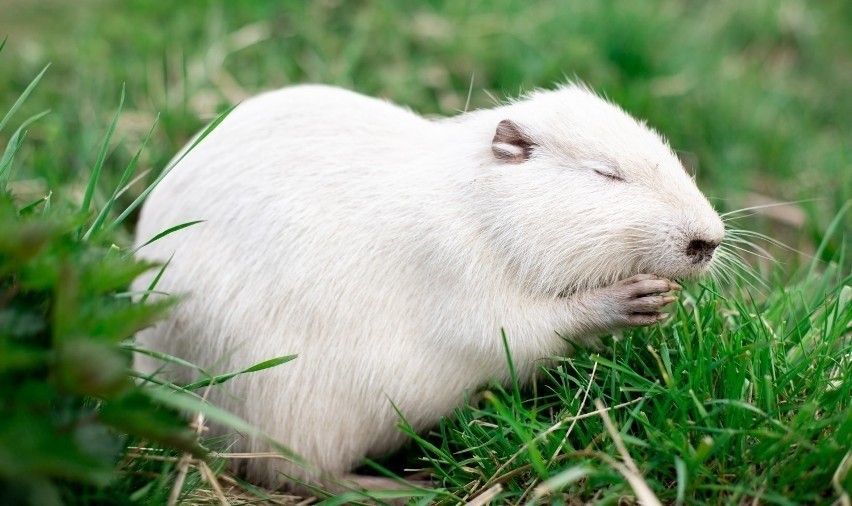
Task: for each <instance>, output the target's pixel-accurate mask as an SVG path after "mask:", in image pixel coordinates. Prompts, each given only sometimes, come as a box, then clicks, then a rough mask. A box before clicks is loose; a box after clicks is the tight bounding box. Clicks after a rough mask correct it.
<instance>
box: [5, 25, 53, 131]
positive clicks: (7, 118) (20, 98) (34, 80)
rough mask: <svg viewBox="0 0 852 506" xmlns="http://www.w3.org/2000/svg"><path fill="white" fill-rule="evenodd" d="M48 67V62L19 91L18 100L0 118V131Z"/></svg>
mask: <svg viewBox="0 0 852 506" xmlns="http://www.w3.org/2000/svg"><path fill="white" fill-rule="evenodd" d="M3 43H4V45H5V43H6V40H5V39H4V40H3ZM48 68H50V64H49V63H48V64H47V65H45V66H44V68H43V69H41V72H39V73H38V75H37V76H35V79H33V80H32V81H30V84H29V85H28V86H27V88H26V89H25V90H24V92H23V93H21V96H19V97H18V100H15V103H14V104H12V107H11V109H9V112H7V113H6V115H5V116H3V119H2V120H0V132H2V131H3V127H5V126H6V123H8V122H9V119H11V118H12V116H13V115H14V114H15V113H16V112H17V111H18V109H20V108H21V105H22V104H23V103H24V101H25V100H26V99H27V97H29V96H30V93H32V91H33V90H34V89H35V87H36V86H37V85H38V83H39V81H41V78H42V77H44V73H45V72H47V69H48Z"/></svg>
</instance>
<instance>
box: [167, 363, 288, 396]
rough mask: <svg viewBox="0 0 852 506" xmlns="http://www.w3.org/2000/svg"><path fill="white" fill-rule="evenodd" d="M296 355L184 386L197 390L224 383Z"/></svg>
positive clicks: (277, 364)
mask: <svg viewBox="0 0 852 506" xmlns="http://www.w3.org/2000/svg"><path fill="white" fill-rule="evenodd" d="M296 357H298V355H286V356H283V357H278V358H273V359H270V360H265V361H263V362H261V363H259V364H255V365H253V366H251V367H248V368H246V369H242V370H240V371H234V372H229V373H227V374H220V375H218V376H213V377H212V378H209V379H203V380H198V381H196V382H194V383H190V384H189V385H186V386H185V387H183V388H184V390H196V389H198V388H201V387H205V386H213V385H221V384H222V383H224V382H226V381H228V380H230V379H231V378H234V377H235V376H239V375H240V374H247V373H250V372H257V371H262V370H264V369H269V368H272V367H277V366H279V365H281V364H285V363H287V362H289V361H291V360H293V359H295V358H296Z"/></svg>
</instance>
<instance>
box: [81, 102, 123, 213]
mask: <svg viewBox="0 0 852 506" xmlns="http://www.w3.org/2000/svg"><path fill="white" fill-rule="evenodd" d="M123 106H124V86H123V85H122V87H121V98H120V99H119V101H118V110H117V111H115V116H113V118H112V123H110V125H109V128H108V129H107V133H106V137H105V138H104V142H103V144H102V145H101V150H100V151H99V152H98V158H97V160H96V161H95V166H94V167H92V175H91V176H90V177H89V184H87V185H86V194H85V195H83V203H82V204H81V205H80V211H82V212H83V214H86V213H88V212H89V204H90V203H91V201H92V195H94V193H95V186H97V184H98V178H100V175H101V169H102V168H103V166H104V160H105V159H106V153H107V150H108V149H109V142H110V140H112V135H113V133H115V126H116V125H117V124H118V117H119V116H120V115H121V108H122V107H123Z"/></svg>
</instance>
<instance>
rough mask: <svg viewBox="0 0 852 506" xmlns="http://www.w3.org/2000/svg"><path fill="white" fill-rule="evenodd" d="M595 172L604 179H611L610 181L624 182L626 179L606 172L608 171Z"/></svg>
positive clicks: (597, 170)
mask: <svg viewBox="0 0 852 506" xmlns="http://www.w3.org/2000/svg"><path fill="white" fill-rule="evenodd" d="M594 171H595V172H596V173H597V174H598V175H600V176H603V177H605V178H607V179H609V180H610V181H624V178H623V177H621V176H619V175H617V174H613V173H611V172H606V171H603V170H600V169H594Z"/></svg>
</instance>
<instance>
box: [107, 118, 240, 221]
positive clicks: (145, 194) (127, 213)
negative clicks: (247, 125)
mask: <svg viewBox="0 0 852 506" xmlns="http://www.w3.org/2000/svg"><path fill="white" fill-rule="evenodd" d="M236 107H237V106H236V105H233V106H231V107H230V108H228V109H227V110H226V111H225V112H223V113H222V114H220V115H219V116H218V117H217V118H216V119H215V120H213V122H212V123H210V124H209V125H207V128H205V129H204V131H203V132H201V135H199V136H198V138H196V139H195V141H193V143H192V144H191V145H190V146H189V148H188V149H186V151H184V152H183V153H181V155H180V157H178V159H177V160H175V161H173V162H172V163H170V164H169V165H168V166H167V167H166V168H165V169H163V172H162V173H160V175H159V176H157V179H155V180H154V182H152V183H151V184H150V185H148V187H147V188H145V190H144V191H143V192H142V193H141V194H139V196H138V197H136V200H134V201H133V202H132V203H131V204H130V205H129V206H127V209H125V210H124V212H122V213H121V215H119V217H118V218H116V219H115V221H113V222H112V225H110V227H109V230H113V229H115V228H116V227H117V226H119V225H120V224H121V223H122V222H123V221H124V220H125V219H127V217H128V216H130V213H132V212H133V211H134V210H135V209H136V208H137V207H139V205H140V204H142V202H144V201H145V199H146V198H147V197H148V194H150V193H151V192H152V191H153V190H154V188H156V187H157V185H158V184H160V182H161V181H162V180H163V179H164V178H165V177H166V176H167V175H168V174H169V172H171V170H172V169H173V168H174V167H175V166H176V165H177V164H178V163H180V161H181V160H183V159H184V157H185V156H186V155H188V154H189V153H190V152H191V151H192V150H193V149H195V147H196V146H198V143H200V142H201V141H203V140H204V139H205V138H206V137H207V136H208V135H210V132H212V131H213V130H214V129H215V128H216V127H217V126H219V124H220V123H222V121H224V120H225V118H227V117H228V115H229V114H231V111H233V110H234V109H235V108H236Z"/></svg>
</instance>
